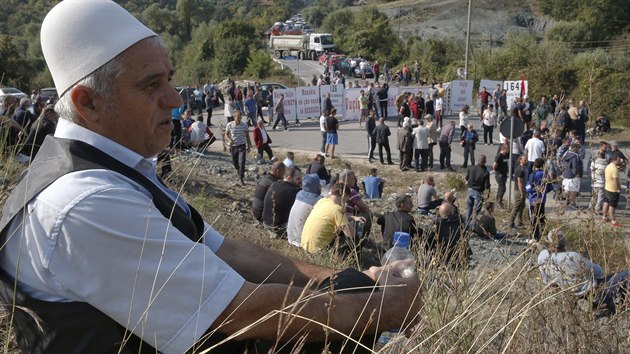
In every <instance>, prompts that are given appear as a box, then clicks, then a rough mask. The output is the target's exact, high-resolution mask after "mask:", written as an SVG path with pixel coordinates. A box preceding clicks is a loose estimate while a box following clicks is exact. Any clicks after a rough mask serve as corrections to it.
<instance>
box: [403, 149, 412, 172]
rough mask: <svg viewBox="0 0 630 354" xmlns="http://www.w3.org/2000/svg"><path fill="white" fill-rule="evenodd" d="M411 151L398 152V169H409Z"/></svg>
mask: <svg viewBox="0 0 630 354" xmlns="http://www.w3.org/2000/svg"><path fill="white" fill-rule="evenodd" d="M412 156H413V151H412V150H409V151H400V169H403V168H410V167H411V158H412Z"/></svg>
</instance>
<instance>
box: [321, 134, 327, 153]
mask: <svg viewBox="0 0 630 354" xmlns="http://www.w3.org/2000/svg"><path fill="white" fill-rule="evenodd" d="M320 132H321V133H322V147H321V149H320V150H321V152H322V154H323V153H324V152H325V151H326V134H327V133H326V132H322V131H320Z"/></svg>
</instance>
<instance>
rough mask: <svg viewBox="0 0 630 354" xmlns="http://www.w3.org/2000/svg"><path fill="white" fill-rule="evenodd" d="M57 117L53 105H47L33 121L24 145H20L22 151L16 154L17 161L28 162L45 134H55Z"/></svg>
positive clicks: (40, 144)
mask: <svg viewBox="0 0 630 354" xmlns="http://www.w3.org/2000/svg"><path fill="white" fill-rule="evenodd" d="M58 119H59V115H58V114H57V113H56V112H55V106H54V105H52V104H49V105H47V106H46V107H45V108H44V110H43V111H42V114H41V115H40V116H39V118H37V120H36V121H35V123H33V126H32V127H31V130H30V132H29V134H28V137H27V138H26V142H25V143H24V147H22V151H21V152H20V154H19V155H18V156H17V160H18V161H20V162H29V161H31V160H32V159H34V158H35V155H37V153H38V152H39V148H40V146H42V144H43V143H44V139H45V138H46V136H47V135H53V134H55V129H57V120H58ZM16 124H17V123H16Z"/></svg>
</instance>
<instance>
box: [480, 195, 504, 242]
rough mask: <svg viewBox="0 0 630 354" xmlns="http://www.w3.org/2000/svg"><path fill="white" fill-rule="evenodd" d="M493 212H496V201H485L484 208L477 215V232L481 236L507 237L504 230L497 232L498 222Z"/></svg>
mask: <svg viewBox="0 0 630 354" xmlns="http://www.w3.org/2000/svg"><path fill="white" fill-rule="evenodd" d="M492 213H494V202H485V203H484V207H483V209H482V210H481V212H480V213H479V215H477V227H476V228H475V234H477V236H479V237H489V238H496V239H502V238H505V233H504V232H497V223H496V220H495V218H494V215H492Z"/></svg>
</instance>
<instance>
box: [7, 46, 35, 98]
mask: <svg viewBox="0 0 630 354" xmlns="http://www.w3.org/2000/svg"><path fill="white" fill-rule="evenodd" d="M30 75H31V66H30V65H29V63H28V61H27V60H26V58H25V57H24V55H23V54H22V53H21V52H20V51H19V50H18V48H17V47H16V46H15V44H14V43H13V37H11V36H7V35H0V86H17V87H18V88H21V89H23V90H28V89H29V88H30V87H29V85H28V84H29V79H30Z"/></svg>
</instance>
